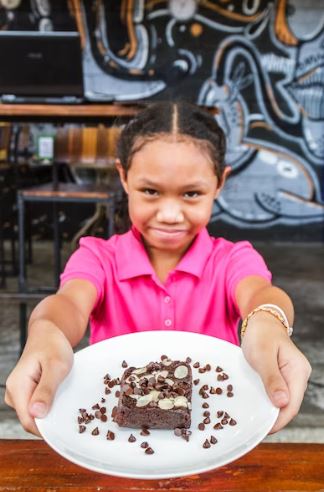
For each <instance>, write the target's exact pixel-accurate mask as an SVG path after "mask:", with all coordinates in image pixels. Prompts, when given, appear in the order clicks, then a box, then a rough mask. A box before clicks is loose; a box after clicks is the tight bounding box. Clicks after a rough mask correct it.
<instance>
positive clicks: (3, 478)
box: [0, 439, 324, 492]
mask: <svg viewBox="0 0 324 492" xmlns="http://www.w3.org/2000/svg"><path fill="white" fill-rule="evenodd" d="M5 490H6V491H9V490H10V491H18V490H19V491H23V490H28V491H33V492H36V491H44V492H45V491H52V492H54V491H55V492H61V491H69V492H72V491H74V492H83V491H90V490H98V491H109V492H111V491H124V492H125V491H132V492H136V491H151V490H159V491H168V492H170V491H177V492H181V491H195V492H205V491H217V492H222V491H226V492H231V491H242V492H244V491H249V492H253V491H258V492H269V491H288V490H289V491H300V490H303V491H305V492H306V491H307V492H309V491H314V490H317V491H324V444H275V443H266V444H260V445H259V446H258V447H257V448H255V449H254V450H253V451H251V452H250V453H248V454H247V455H245V456H243V457H242V458H240V459H239V460H237V461H235V462H233V463H231V464H229V465H227V466H223V467H222V468H218V469H216V470H214V471H211V472H207V473H202V474H196V475H191V476H189V477H184V478H173V479H164V480H132V479H126V478H118V477H112V476H108V475H102V474H99V473H95V472H91V471H88V470H86V469H84V468H81V467H79V466H77V465H74V464H73V463H70V462H69V461H67V460H65V459H64V458H61V457H60V456H59V455H58V454H56V453H55V452H54V451H52V450H51V449H50V448H49V447H48V446H47V444H46V443H45V442H43V441H41V440H11V439H8V440H4V439H2V440H0V492H2V491H5Z"/></svg>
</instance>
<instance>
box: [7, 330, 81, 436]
mask: <svg viewBox="0 0 324 492" xmlns="http://www.w3.org/2000/svg"><path fill="white" fill-rule="evenodd" d="M72 363H73V351H72V347H71V345H70V343H69V342H68V340H67V339H66V337H65V336H64V334H63V333H62V332H61V331H60V330H59V329H58V328H56V326H55V325H53V324H52V323H49V322H48V323H46V322H43V323H42V324H41V326H38V327H37V329H36V327H34V325H33V326H32V331H31V333H30V334H29V336H28V340H27V343H26V346H25V349H24V352H23V354H22V356H21V358H20V360H19V362H18V364H17V365H16V367H15V368H14V369H13V371H12V372H11V374H10V375H9V377H8V379H7V383H6V392H5V402H6V403H7V404H8V405H9V406H11V407H12V408H14V409H15V410H16V412H17V416H18V418H19V420H20V422H21V424H22V426H23V428H24V429H25V430H26V431H27V432H31V433H33V434H35V435H38V436H40V434H39V432H38V429H37V426H36V424H35V421H34V417H39V418H42V417H45V415H46V414H47V413H48V411H49V409H50V407H51V404H52V401H53V398H54V395H55V392H56V390H57V388H58V386H59V384H60V383H61V382H62V380H63V379H64V378H65V377H66V375H67V374H68V373H69V371H70V369H71V367H72Z"/></svg>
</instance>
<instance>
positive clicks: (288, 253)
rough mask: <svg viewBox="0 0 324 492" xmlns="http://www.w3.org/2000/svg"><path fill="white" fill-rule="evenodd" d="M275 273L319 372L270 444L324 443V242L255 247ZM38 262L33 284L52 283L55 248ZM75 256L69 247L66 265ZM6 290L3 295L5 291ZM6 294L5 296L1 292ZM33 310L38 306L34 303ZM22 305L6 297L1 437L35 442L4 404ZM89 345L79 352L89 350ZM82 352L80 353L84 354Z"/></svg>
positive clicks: (42, 249) (37, 255)
mask: <svg viewBox="0 0 324 492" xmlns="http://www.w3.org/2000/svg"><path fill="white" fill-rule="evenodd" d="M254 245H255V247H256V248H257V249H258V250H259V251H260V252H261V254H262V255H263V256H264V258H265V259H266V262H267V264H268V266H269V268H270V270H271V271H272V272H273V276H274V283H275V284H276V285H278V286H281V287H282V288H284V289H285V290H286V291H287V292H288V293H289V294H290V296H291V297H292V299H293V300H294V304H295V310H296V321H295V333H294V340H295V343H296V344H297V345H298V346H299V348H300V349H301V350H302V351H303V352H304V353H305V355H306V356H307V357H308V358H309V360H310V362H311V364H312V367H313V373H312V376H311V380H310V382H309V385H308V389H307V392H306V395H305V398H304V402H303V404H302V407H301V410H300V413H299V415H298V416H297V417H296V418H295V419H294V420H293V421H292V422H291V423H290V424H289V425H288V426H287V427H286V428H285V429H284V430H282V431H281V432H279V433H277V434H275V435H273V436H269V437H267V438H266V440H267V441H280V442H324V337H323V313H324V295H323V292H324V245H323V244H319V243H316V244H314V243H307V244H300V243H294V244H293V243H291V244H290V243H284V244H278V243H271V244H270V243H266V244H265V243H260V242H258V243H254ZM33 248H34V250H33V251H34V261H33V264H32V265H30V266H29V267H28V274H29V277H28V278H29V280H30V284H31V285H35V286H36V285H39V282H41V283H42V285H44V284H45V285H46V284H50V283H51V282H52V273H51V272H52V250H51V244H50V243H48V242H41V243H39V244H34V246H33ZM68 255H69V248H68V246H67V245H66V246H65V247H64V254H63V260H64V258H66V257H67V256H68ZM7 284H8V285H7V290H8V291H14V290H16V289H17V278H13V277H11V278H10V277H9V278H8V282H7ZM4 291H5V290H2V292H4ZM0 294H1V291H0ZM29 307H30V309H32V307H33V303H30V306H29ZM18 322H19V316H18V305H17V304H16V303H14V302H8V301H4V300H1V298H0V437H4V438H34V436H30V435H29V434H27V433H26V432H25V431H24V430H23V429H22V428H21V426H20V424H19V422H18V421H17V418H16V415H15V412H14V411H12V410H11V409H10V408H8V407H7V406H6V405H5V404H4V401H3V395H4V384H5V380H6V377H7V375H8V374H9V372H10V370H11V369H12V367H13V366H14V365H15V363H16V361H17V357H18V353H19V325H18ZM86 343H87V340H86V339H85V340H83V341H82V343H81V344H80V346H79V347H78V348H81V347H83V346H85V344H86ZM78 348H77V349H78Z"/></svg>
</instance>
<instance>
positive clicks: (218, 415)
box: [217, 410, 224, 419]
mask: <svg viewBox="0 0 324 492" xmlns="http://www.w3.org/2000/svg"><path fill="white" fill-rule="evenodd" d="M223 415H224V412H223V410H218V412H217V418H219V419H220V418H221V417H223Z"/></svg>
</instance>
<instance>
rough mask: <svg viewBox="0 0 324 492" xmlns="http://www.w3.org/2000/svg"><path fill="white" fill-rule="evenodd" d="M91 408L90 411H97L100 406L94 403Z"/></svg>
mask: <svg viewBox="0 0 324 492" xmlns="http://www.w3.org/2000/svg"><path fill="white" fill-rule="evenodd" d="M91 408H92V410H99V408H100V405H99V403H96V404H95V405H93V406H92V407H91Z"/></svg>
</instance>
